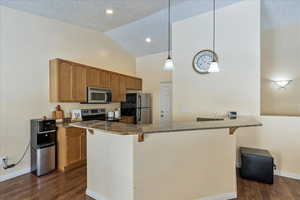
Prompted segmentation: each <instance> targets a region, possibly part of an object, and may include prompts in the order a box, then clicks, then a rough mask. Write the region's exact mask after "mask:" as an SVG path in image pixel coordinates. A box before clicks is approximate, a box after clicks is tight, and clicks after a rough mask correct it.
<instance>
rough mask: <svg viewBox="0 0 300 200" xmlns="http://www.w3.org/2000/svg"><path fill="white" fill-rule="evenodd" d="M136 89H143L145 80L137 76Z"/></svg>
mask: <svg viewBox="0 0 300 200" xmlns="http://www.w3.org/2000/svg"><path fill="white" fill-rule="evenodd" d="M135 89H136V90H142V89H143V81H142V79H139V78H136V79H135Z"/></svg>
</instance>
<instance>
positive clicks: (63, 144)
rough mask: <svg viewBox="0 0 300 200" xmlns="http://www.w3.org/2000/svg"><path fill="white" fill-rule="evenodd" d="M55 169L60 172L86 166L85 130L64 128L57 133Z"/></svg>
mask: <svg viewBox="0 0 300 200" xmlns="http://www.w3.org/2000/svg"><path fill="white" fill-rule="evenodd" d="M57 157H58V159H57V162H58V163H57V168H58V170H60V171H68V170H70V169H73V168H76V167H80V166H82V165H85V164H86V130H85V129H80V128H75V127H65V128H58V132H57Z"/></svg>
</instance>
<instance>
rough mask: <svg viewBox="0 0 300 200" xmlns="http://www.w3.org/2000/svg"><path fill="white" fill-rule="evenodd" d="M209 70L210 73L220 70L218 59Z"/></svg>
mask: <svg viewBox="0 0 300 200" xmlns="http://www.w3.org/2000/svg"><path fill="white" fill-rule="evenodd" d="M208 72H209V73H215V72H220V68H219V64H218V62H217V61H213V62H211V64H210V67H209V70H208Z"/></svg>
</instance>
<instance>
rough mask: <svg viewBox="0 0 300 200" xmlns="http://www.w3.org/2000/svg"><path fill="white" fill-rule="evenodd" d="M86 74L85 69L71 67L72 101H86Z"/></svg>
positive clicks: (77, 66)
mask: <svg viewBox="0 0 300 200" xmlns="http://www.w3.org/2000/svg"><path fill="white" fill-rule="evenodd" d="M86 72H87V69H86V68H85V67H83V66H80V65H75V64H74V65H73V66H72V84H71V87H72V88H71V89H72V101H75V102H85V101H86V98H87V97H86V80H87V79H86Z"/></svg>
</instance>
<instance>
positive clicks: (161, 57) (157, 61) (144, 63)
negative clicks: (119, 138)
mask: <svg viewBox="0 0 300 200" xmlns="http://www.w3.org/2000/svg"><path fill="white" fill-rule="evenodd" d="M166 58H167V53H166V52H163V53H158V54H152V55H149V56H144V57H138V58H137V59H136V74H137V76H138V77H141V78H143V91H144V92H148V93H151V94H152V98H153V121H154V122H155V123H156V122H159V119H160V113H159V111H160V99H159V96H160V82H164V81H172V71H165V70H163V66H164V63H165V60H166Z"/></svg>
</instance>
